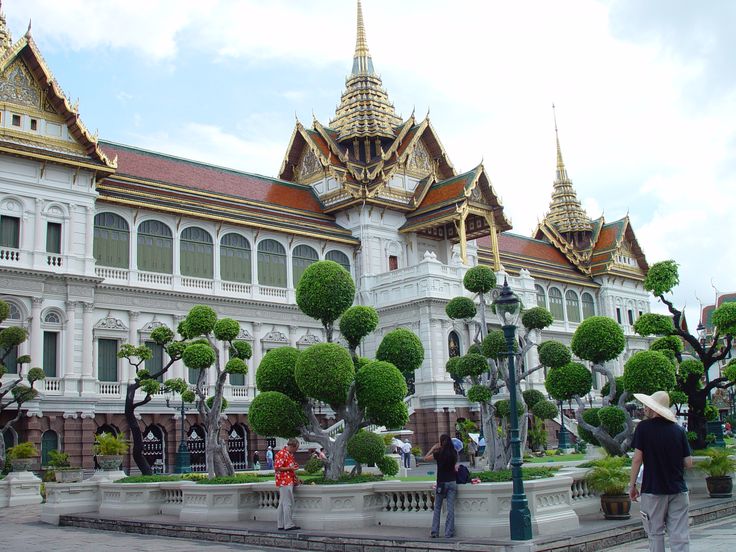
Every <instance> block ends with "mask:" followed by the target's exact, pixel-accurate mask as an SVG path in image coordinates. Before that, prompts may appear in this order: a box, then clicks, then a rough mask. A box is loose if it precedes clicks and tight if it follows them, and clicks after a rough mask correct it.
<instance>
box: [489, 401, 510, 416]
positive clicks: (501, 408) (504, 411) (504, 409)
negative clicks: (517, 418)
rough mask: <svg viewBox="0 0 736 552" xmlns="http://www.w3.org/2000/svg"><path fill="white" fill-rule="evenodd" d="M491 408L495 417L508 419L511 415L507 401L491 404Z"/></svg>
mask: <svg viewBox="0 0 736 552" xmlns="http://www.w3.org/2000/svg"><path fill="white" fill-rule="evenodd" d="M493 406H494V407H495V409H496V416H498V417H499V418H508V417H509V414H511V403H510V402H509V400H508V399H501V400H500V401H496V402H495V403H493Z"/></svg>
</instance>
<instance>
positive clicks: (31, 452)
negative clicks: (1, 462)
mask: <svg viewBox="0 0 736 552" xmlns="http://www.w3.org/2000/svg"><path fill="white" fill-rule="evenodd" d="M36 456H38V449H37V448H36V445H34V444H33V443H31V442H30V441H25V442H24V443H18V444H17V445H15V446H14V447H10V448H9V449H8V453H7V457H8V459H9V460H19V459H21V458H35V457H36Z"/></svg>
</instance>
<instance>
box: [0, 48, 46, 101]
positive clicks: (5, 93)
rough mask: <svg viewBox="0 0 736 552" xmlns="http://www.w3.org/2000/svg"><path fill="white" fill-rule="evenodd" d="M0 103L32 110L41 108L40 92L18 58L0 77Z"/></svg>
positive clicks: (24, 65)
mask: <svg viewBox="0 0 736 552" xmlns="http://www.w3.org/2000/svg"><path fill="white" fill-rule="evenodd" d="M0 101H3V102H10V103H14V104H20V105H24V106H27V107H31V108H33V109H40V107H41V90H40V89H39V87H38V84H37V83H36V81H35V79H34V78H33V76H32V75H31V73H30V71H29V70H28V68H27V67H26V64H25V63H23V61H22V60H21V59H20V58H17V59H16V60H15V61H14V62H13V63H11V64H10V65H9V66H8V67H7V68H6V69H5V71H3V73H2V75H0Z"/></svg>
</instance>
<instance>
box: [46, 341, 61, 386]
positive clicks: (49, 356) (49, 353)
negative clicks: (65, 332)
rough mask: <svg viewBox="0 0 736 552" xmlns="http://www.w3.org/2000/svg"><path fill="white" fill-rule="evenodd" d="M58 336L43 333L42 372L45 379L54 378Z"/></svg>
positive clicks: (57, 353) (57, 354)
mask: <svg viewBox="0 0 736 552" xmlns="http://www.w3.org/2000/svg"><path fill="white" fill-rule="evenodd" d="M58 338H59V334H58V333H57V332H43V371H44V373H45V374H46V376H47V377H50V378H55V377H56V366H57V364H56V363H57V361H58V356H59V350H58V348H57V345H58Z"/></svg>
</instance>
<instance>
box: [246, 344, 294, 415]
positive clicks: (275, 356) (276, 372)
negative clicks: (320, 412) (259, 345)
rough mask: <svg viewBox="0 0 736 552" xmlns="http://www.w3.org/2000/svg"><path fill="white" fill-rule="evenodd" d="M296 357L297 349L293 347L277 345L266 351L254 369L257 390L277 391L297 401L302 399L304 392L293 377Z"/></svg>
mask: <svg viewBox="0 0 736 552" xmlns="http://www.w3.org/2000/svg"><path fill="white" fill-rule="evenodd" d="M298 358H299V351H297V350H296V349H295V348H294V347H278V348H276V349H271V350H270V351H268V352H267V353H266V354H265V355H264V357H263V358H262V359H261V363H260V364H259V365H258V369H257V370H256V387H258V390H259V391H278V392H280V393H283V394H284V395H287V396H288V397H291V398H292V399H294V400H295V401H297V402H301V401H302V400H304V393H303V392H302V390H301V389H299V386H298V385H297V384H296V379H294V370H295V369H296V361H297V359H298Z"/></svg>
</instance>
